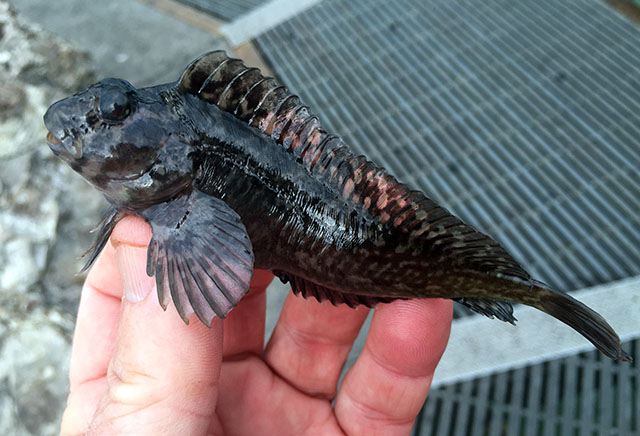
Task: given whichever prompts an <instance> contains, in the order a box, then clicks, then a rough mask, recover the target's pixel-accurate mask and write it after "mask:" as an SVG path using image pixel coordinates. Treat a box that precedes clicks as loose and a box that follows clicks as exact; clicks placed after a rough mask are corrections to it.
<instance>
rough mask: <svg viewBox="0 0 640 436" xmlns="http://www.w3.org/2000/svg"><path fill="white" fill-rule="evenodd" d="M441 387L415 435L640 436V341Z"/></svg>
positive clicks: (432, 398)
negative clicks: (621, 355)
mask: <svg viewBox="0 0 640 436" xmlns="http://www.w3.org/2000/svg"><path fill="white" fill-rule="evenodd" d="M625 348H626V349H628V350H630V352H631V355H632V356H633V358H634V362H633V363H632V364H619V363H616V362H613V361H612V360H610V359H608V358H606V357H603V356H602V355H601V354H599V353H598V352H597V351H591V352H588V353H582V354H578V355H576V356H571V357H568V358H565V359H558V360H552V361H549V362H545V363H542V364H538V365H532V366H528V367H525V368H519V369H515V370H511V371H508V372H505V373H501V374H497V375H493V376H488V377H482V378H477V379H474V380H470V381H466V382H460V383H456V384H452V385H449V386H445V387H442V388H439V389H434V390H432V391H431V392H430V393H429V398H428V400H427V402H426V404H425V408H424V409H423V412H422V414H421V415H420V417H419V421H418V423H417V424H416V427H415V429H414V433H413V434H414V436H422V435H425V436H427V435H429V436H444V435H447V436H449V435H451V436H512V435H513V436H574V435H575V436H578V435H581V436H584V435H589V436H593V435H608V436H633V435H640V413H639V411H640V365H639V364H638V362H639V361H640V340H638V339H636V340H634V341H631V342H628V343H627V344H625Z"/></svg>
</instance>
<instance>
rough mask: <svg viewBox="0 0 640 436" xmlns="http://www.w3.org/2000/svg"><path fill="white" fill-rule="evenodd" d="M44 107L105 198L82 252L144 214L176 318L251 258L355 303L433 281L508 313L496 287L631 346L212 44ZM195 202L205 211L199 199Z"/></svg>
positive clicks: (227, 291)
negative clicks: (173, 75)
mask: <svg viewBox="0 0 640 436" xmlns="http://www.w3.org/2000/svg"><path fill="white" fill-rule="evenodd" d="M45 123H46V125H47V127H48V128H49V131H50V134H49V136H48V140H49V146H50V147H51V148H52V150H53V151H54V152H55V153H56V154H58V155H59V156H60V157H61V158H62V159H64V160H65V161H66V162H68V163H69V165H71V166H72V168H74V170H76V171H77V172H79V173H80V174H81V175H83V176H84V177H85V178H87V180H89V181H90V182H91V183H92V184H93V185H94V186H96V187H97V188H98V189H99V190H101V191H102V192H103V193H104V194H105V196H106V197H107V199H108V200H109V201H110V203H111V204H112V205H113V212H112V214H111V216H110V218H109V219H107V220H106V221H105V225H104V226H103V232H102V233H101V235H100V237H99V238H98V241H97V243H96V245H95V246H94V248H93V251H92V254H91V256H90V261H92V260H93V259H94V258H95V256H96V255H97V253H98V252H99V251H100V249H101V248H102V246H103V245H104V243H105V242H106V239H107V238H108V234H109V233H110V231H111V229H112V228H113V226H114V225H115V222H117V220H118V219H120V218H121V217H122V216H124V215H125V214H127V213H132V214H138V215H140V216H142V217H143V218H145V219H146V220H147V221H149V222H150V224H151V225H152V229H153V230H154V240H152V247H151V249H150V258H149V264H148V272H149V273H150V275H151V274H155V275H156V278H157V281H158V282H159V285H158V288H159V294H160V300H161V303H162V304H163V306H166V303H167V301H168V298H169V295H171V298H172V299H173V301H174V303H175V304H176V307H177V308H178V311H179V312H180V314H181V316H183V318H184V319H185V321H187V320H188V317H189V314H190V313H192V312H194V311H195V312H196V314H197V315H198V317H199V318H200V319H201V320H203V322H205V323H207V324H209V323H210V319H211V317H212V316H221V317H224V316H225V315H226V314H227V313H228V311H229V310H231V308H232V307H233V306H234V305H235V304H236V303H237V301H239V299H240V298H242V295H243V294H244V292H246V290H247V289H248V278H247V276H246V271H250V270H251V269H250V268H252V267H255V268H262V269H269V270H272V271H274V272H275V273H276V274H277V275H278V276H279V277H280V278H281V279H282V280H284V281H289V282H291V284H292V288H293V290H294V292H296V293H299V294H302V295H304V296H307V297H308V296H313V297H315V298H317V299H318V300H329V301H331V302H332V303H334V304H348V305H350V306H352V307H355V306H357V305H358V304H365V305H368V306H373V305H374V304H376V303H377V302H387V301H391V300H393V299H397V298H425V297H445V298H453V299H456V300H458V301H460V302H462V303H463V304H466V305H467V306H468V307H470V308H472V309H473V310H476V311H478V312H479V313H482V314H485V315H487V316H490V317H494V316H495V317H497V318H499V319H502V320H504V321H509V322H514V321H515V318H513V315H512V309H511V306H510V305H509V304H508V303H507V302H506V300H508V301H514V302H520V303H524V304H528V305H531V306H534V307H537V308H539V309H541V310H543V311H545V312H547V313H550V314H551V315H553V316H555V317H557V318H558V319H560V320H561V321H563V322H565V323H567V324H568V325H570V326H572V327H573V328H575V329H576V330H578V331H579V332H580V333H582V334H583V335H584V336H585V337H587V339H589V340H590V341H592V342H593V343H594V345H596V347H598V348H599V349H600V350H601V351H603V352H604V353H605V354H607V355H608V356H609V357H612V358H614V359H622V360H628V356H627V355H626V354H625V353H624V352H623V351H622V350H621V347H620V341H619V339H618V337H617V335H616V334H615V332H614V331H613V329H612V328H611V327H610V326H609V325H608V324H607V323H606V321H605V320H604V319H603V318H602V317H600V316H599V315H598V314H597V313H595V312H594V311H592V310H591V309H589V308H587V307H586V306H584V305H583V304H582V303H579V302H578V301H576V300H575V299H573V298H571V297H570V296H568V295H566V294H564V293H562V292H559V291H556V290H553V289H551V288H549V287H548V286H546V285H544V284H542V283H540V282H538V281H535V280H533V279H532V278H531V276H530V275H529V274H528V273H527V272H526V271H525V270H524V269H522V267H521V266H520V265H519V264H518V263H517V262H516V261H515V260H514V259H513V258H512V257H511V256H510V255H509V254H508V253H507V252H506V251H505V250H504V249H503V248H502V247H501V246H500V245H499V244H498V243H497V242H495V241H493V240H492V239H491V238H490V237H489V236H487V235H484V234H482V233H480V232H478V231H476V230H475V229H473V228H472V227H470V226H468V225H466V224H465V223H463V222H462V221H461V220H459V219H458V218H456V217H455V216H453V215H451V214H450V213H449V212H448V211H447V210H446V209H444V208H442V207H441V206H439V205H437V204H436V203H434V202H433V201H431V200H430V199H429V198H427V197H426V196H425V195H424V194H423V193H421V192H418V191H411V190H409V189H408V188H407V187H406V186H404V185H402V184H400V183H398V182H397V181H396V180H395V179H394V178H393V177H392V176H390V175H389V174H387V173H386V171H385V170H384V169H382V168H379V167H376V166H375V165H374V164H373V163H371V162H369V161H367V159H366V158H365V157H364V156H356V155H354V154H353V153H352V152H351V151H350V149H349V148H348V147H347V146H346V145H345V144H344V143H343V141H342V140H341V139H340V138H339V137H337V136H335V135H331V134H329V133H328V132H326V131H325V130H324V129H323V128H322V126H321V124H320V122H319V120H318V118H317V117H315V116H314V115H313V114H312V113H311V112H310V110H309V109H308V108H307V107H306V106H304V105H303V104H302V103H301V102H300V100H299V99H298V97H296V96H294V95H291V94H289V93H288V91H287V90H286V89H285V88H284V87H282V86H279V85H278V84H277V83H276V81H275V80H274V79H272V78H265V77H263V76H262V74H261V73H260V72H259V70H257V69H255V68H248V67H246V66H245V65H244V64H243V63H242V61H240V60H238V59H231V58H229V57H227V55H226V54H225V53H224V52H212V53H208V54H206V55H203V56H202V57H200V58H198V59H196V60H195V61H194V62H193V63H192V64H190V65H189V66H188V67H187V69H186V70H185V72H184V73H183V75H182V77H181V78H180V80H179V81H178V82H176V83H174V84H167V85H160V86H157V87H151V88H145V89H140V90H136V89H135V88H133V87H132V86H131V85H130V84H128V83H127V82H124V81H119V80H116V79H106V80H104V81H102V82H99V83H98V84H96V85H93V86H92V87H90V88H89V89H87V90H86V91H83V92H82V93H79V94H76V95H75V96H72V97H69V98H68V99H65V100H62V101H60V102H58V103H56V104H54V105H53V106H52V107H51V108H50V109H49V111H48V112H47V114H46V115H45ZM196 199H197V201H196ZM220 200H222V201H220ZM205 203H206V204H207V205H208V206H207V207H208V209H207V210H211V211H214V212H213V213H214V215H216V217H208V216H207V214H206V213H204V212H202V211H200V206H198V205H199V204H205ZM160 210H162V211H161V212H160ZM190 213H191V215H189V214H190ZM220 217H226V218H220ZM182 223H184V226H183V227H182V228H181V225H182ZM154 226H155V227H154ZM212 229H213V230H212ZM245 231H246V238H247V239H246V240H245V239H243V235H245V233H244V232H245ZM200 232H202V233H203V236H202V237H200V236H199V233H200ZM216 232H217V233H216ZM231 233H233V235H235V236H229V235H230V234H231ZM105 235H106V237H105ZM191 235H193V236H191ZM216 235H217V236H216ZM205 236H206V237H205ZM207 237H208V239H207ZM225 238H226V239H225ZM205 239H206V240H205ZM177 240H179V243H178V242H176V241H177ZM192 240H193V241H192ZM211 240H215V241H222V243H221V246H222V247H223V248H222V249H220V250H218V249H217V248H211V247H214V246H215V244H213V243H211ZM194 241H196V242H197V241H200V242H198V243H196V242H194ZM203 241H204V242H203ZM225 241H226V242H225ZM192 242H193V244H192ZM190 244H191V246H192V247H193V253H192V254H181V253H184V252H185V250H186V251H189V246H190ZM207 245H208V246H209V248H207ZM163 250H164V251H163ZM225 250H226V251H225ZM167 259H169V260H167ZM210 259H213V263H207V262H209V261H210ZM216 259H217V260H216ZM236 264H237V265H241V266H242V267H237V265H236ZM210 268H212V269H213V270H215V271H217V272H216V273H215V274H213V273H209V272H208V271H209V269H210ZM246 268H249V269H246ZM216 274H217V275H216ZM221 296H224V298H222V297H221ZM205 306H206V307H205ZM209 306H210V307H209Z"/></svg>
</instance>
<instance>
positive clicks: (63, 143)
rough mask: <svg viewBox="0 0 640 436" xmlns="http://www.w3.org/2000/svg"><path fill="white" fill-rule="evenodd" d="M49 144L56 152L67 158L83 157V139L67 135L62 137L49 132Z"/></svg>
mask: <svg viewBox="0 0 640 436" xmlns="http://www.w3.org/2000/svg"><path fill="white" fill-rule="evenodd" d="M47 145H48V146H49V148H50V149H51V151H53V153H54V154H56V155H57V156H60V157H62V158H66V159H80V158H82V141H80V140H79V139H77V138H73V137H72V136H71V135H65V136H64V137H63V138H62V139H60V138H58V137H57V136H56V135H54V134H53V133H51V132H49V133H47Z"/></svg>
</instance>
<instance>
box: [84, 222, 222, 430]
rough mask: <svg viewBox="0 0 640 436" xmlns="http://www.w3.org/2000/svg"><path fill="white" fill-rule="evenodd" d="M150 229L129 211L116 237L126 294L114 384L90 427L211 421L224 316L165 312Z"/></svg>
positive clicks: (188, 426)
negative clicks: (201, 318)
mask: <svg viewBox="0 0 640 436" xmlns="http://www.w3.org/2000/svg"><path fill="white" fill-rule="evenodd" d="M150 238H151V231H150V229H149V226H148V224H147V223H145V222H144V221H143V220H141V219H140V218H135V217H128V218H125V219H124V220H122V222H120V223H119V224H118V226H117V227H116V229H115V230H114V232H113V235H112V237H111V241H112V244H113V245H114V247H115V249H116V261H117V264H118V267H119V270H120V274H121V276H122V282H123V291H124V298H123V304H122V314H121V319H120V324H119V326H118V333H117V339H116V346H115V352H114V355H113V358H112V359H111V361H110V363H109V368H108V371H107V383H108V391H107V393H106V395H105V396H104V397H103V398H102V400H101V402H100V405H99V406H98V410H97V412H96V414H95V416H94V418H93V421H92V424H91V427H90V430H89V433H90V434H110V435H118V434H136V435H147V434H149V435H151V434H153V435H157V434H193V435H197V434H205V433H206V432H207V430H208V429H209V426H210V425H211V422H212V417H213V415H214V411H215V405H216V400H217V395H218V377H219V375H220V365H221V360H222V322H221V320H220V319H217V318H216V319H215V320H214V322H213V324H212V327H211V328H210V329H209V328H207V327H206V326H205V325H203V324H202V323H200V322H198V320H197V319H195V318H193V319H192V320H191V322H190V323H189V325H188V326H187V325H185V324H184V322H183V321H182V320H181V319H180V317H179V316H178V314H177V311H176V310H175V308H174V307H173V306H171V305H170V307H168V308H167V311H166V312H164V311H163V310H162V308H161V306H160V304H159V302H158V298H157V296H156V292H155V286H154V285H155V282H154V279H153V278H150V277H148V276H147V275H146V269H145V264H146V258H147V245H148V243H149V240H150Z"/></svg>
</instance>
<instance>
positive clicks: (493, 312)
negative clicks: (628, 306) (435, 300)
mask: <svg viewBox="0 0 640 436" xmlns="http://www.w3.org/2000/svg"><path fill="white" fill-rule="evenodd" d="M453 300H454V301H456V302H458V303H460V304H463V305H464V306H466V307H468V308H469V309H471V310H473V311H474V312H476V313H479V314H480V315H484V316H487V317H489V318H492V319H493V318H498V319H499V320H500V321H505V322H508V323H511V324H513V325H515V324H516V321H517V319H516V318H515V317H514V316H513V306H512V305H511V303H508V302H506V301H501V300H493V299H491V298H454V299H453Z"/></svg>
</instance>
